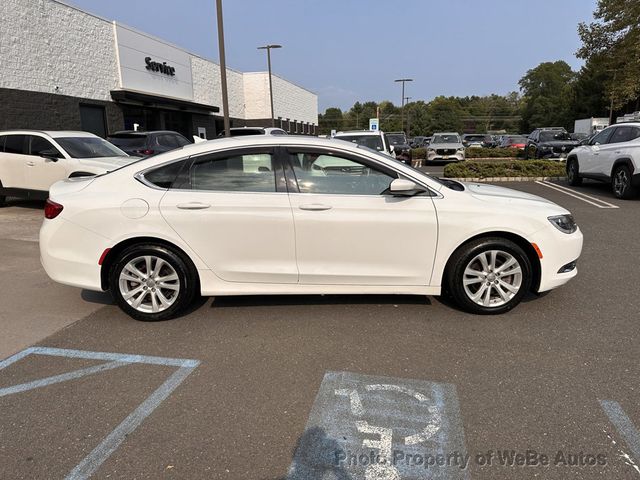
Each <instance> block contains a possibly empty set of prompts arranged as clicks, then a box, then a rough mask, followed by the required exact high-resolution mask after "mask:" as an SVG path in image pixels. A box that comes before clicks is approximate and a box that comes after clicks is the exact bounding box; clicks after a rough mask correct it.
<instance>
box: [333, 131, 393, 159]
mask: <svg viewBox="0 0 640 480" xmlns="http://www.w3.org/2000/svg"><path fill="white" fill-rule="evenodd" d="M333 138H335V139H337V140H343V141H345V142H351V143H355V144H356V145H362V146H363V147H367V148H370V149H371V150H375V151H376V152H381V153H386V154H387V155H389V156H392V157H394V158H395V155H394V149H393V148H392V147H391V145H390V144H389V141H388V140H387V137H386V135H385V134H384V132H381V131H380V130H351V131H346V132H338V133H336V134H335V135H334V137H333Z"/></svg>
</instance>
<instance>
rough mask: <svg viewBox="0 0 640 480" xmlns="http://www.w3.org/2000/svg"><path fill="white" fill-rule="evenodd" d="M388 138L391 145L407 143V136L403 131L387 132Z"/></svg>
mask: <svg viewBox="0 0 640 480" xmlns="http://www.w3.org/2000/svg"><path fill="white" fill-rule="evenodd" d="M387 140H388V141H389V144H390V145H405V144H406V143H407V137H405V136H404V134H401V133H391V134H387Z"/></svg>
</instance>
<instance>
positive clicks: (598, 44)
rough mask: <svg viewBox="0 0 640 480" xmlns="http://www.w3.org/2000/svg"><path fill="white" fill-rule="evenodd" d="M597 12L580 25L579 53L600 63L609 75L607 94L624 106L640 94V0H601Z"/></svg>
mask: <svg viewBox="0 0 640 480" xmlns="http://www.w3.org/2000/svg"><path fill="white" fill-rule="evenodd" d="M593 16H594V18H595V20H596V21H595V22H592V23H589V24H586V23H581V24H580V25H579V27H578V34H579V35H580V38H581V39H582V48H580V50H578V52H577V55H578V57H579V58H583V59H585V60H587V61H588V62H589V61H594V60H595V61H597V62H598V63H599V64H600V67H601V68H600V69H601V71H602V72H605V76H606V77H607V79H606V81H605V83H604V85H605V96H606V97H607V98H608V99H612V100H613V105H614V108H620V107H622V106H624V105H625V104H626V103H628V102H630V101H634V100H637V99H638V97H639V96H640V2H639V1H638V0H598V7H597V9H596V11H595V12H594V15H593ZM607 73H608V75H607Z"/></svg>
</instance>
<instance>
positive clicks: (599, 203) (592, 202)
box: [536, 181, 620, 208]
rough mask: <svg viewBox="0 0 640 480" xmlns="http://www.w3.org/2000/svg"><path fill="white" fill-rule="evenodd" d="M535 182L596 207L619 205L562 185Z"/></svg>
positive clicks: (614, 206) (615, 206)
mask: <svg viewBox="0 0 640 480" xmlns="http://www.w3.org/2000/svg"><path fill="white" fill-rule="evenodd" d="M536 183H537V184H538V185H542V186H543V187H547V188H551V189H552V190H555V191H557V192H560V193H564V194H565V195H569V196H570V197H573V198H577V199H578V200H582V201H583V202H585V203H588V204H590V205H593V206H595V207H598V208H620V207H619V206H617V205H614V204H612V203H609V202H605V201H604V200H600V199H599V198H596V197H592V196H590V195H587V194H585V193H582V192H577V191H576V190H572V189H571V188H567V187H563V186H562V185H558V184H555V183H551V182H547V181H541V182H540V181H536Z"/></svg>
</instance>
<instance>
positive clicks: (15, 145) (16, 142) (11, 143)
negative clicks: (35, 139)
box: [4, 135, 27, 155]
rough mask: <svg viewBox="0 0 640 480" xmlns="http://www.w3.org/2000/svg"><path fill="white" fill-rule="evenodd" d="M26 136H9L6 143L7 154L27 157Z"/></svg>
mask: <svg viewBox="0 0 640 480" xmlns="http://www.w3.org/2000/svg"><path fill="white" fill-rule="evenodd" d="M26 137H27V136H26V135H7V138H6V140H5V143H4V151H5V153H15V154H18V155H26V154H27V151H26V150H25V143H26V142H25V138H26Z"/></svg>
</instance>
